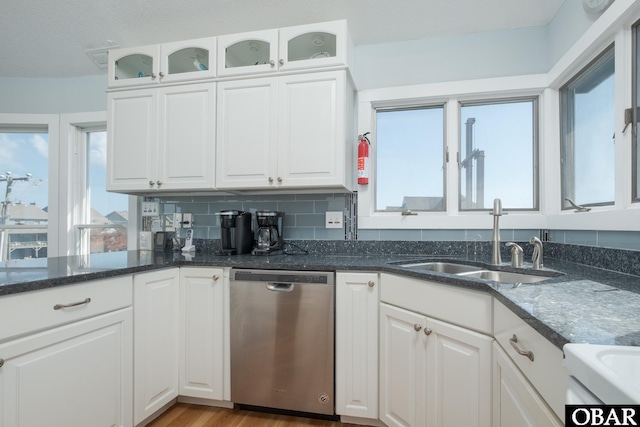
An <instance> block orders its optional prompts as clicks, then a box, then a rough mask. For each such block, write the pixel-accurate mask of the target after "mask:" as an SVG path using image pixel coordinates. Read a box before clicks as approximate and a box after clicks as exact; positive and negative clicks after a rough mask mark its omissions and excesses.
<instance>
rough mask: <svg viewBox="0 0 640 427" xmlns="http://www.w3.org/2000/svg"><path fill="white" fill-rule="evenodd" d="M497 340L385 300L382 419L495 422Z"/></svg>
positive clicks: (382, 316)
mask: <svg viewBox="0 0 640 427" xmlns="http://www.w3.org/2000/svg"><path fill="white" fill-rule="evenodd" d="M492 341H493V338H492V337H490V336H486V335H483V334H479V333H477V332H473V331H470V330H467V329H465V328H461V327H459V326H455V325H452V324H449V323H447V322H442V321H439V320H436V319H432V318H429V317H427V316H424V315H422V314H418V313H415V312H412V311H408V310H404V309H401V308H398V307H394V306H392V305H388V304H384V303H382V304H380V420H381V421H383V422H384V423H385V424H387V425H388V426H403V427H407V426H414V427H419V426H443V427H447V426H450V427H456V426H485V427H488V426H490V425H491V343H492Z"/></svg>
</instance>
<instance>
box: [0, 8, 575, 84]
mask: <svg viewBox="0 0 640 427" xmlns="http://www.w3.org/2000/svg"><path fill="white" fill-rule="evenodd" d="M570 1H577V0H570ZM563 2H564V0H63V1H52V0H28V1H24V0H1V1H0V3H1V8H0V9H1V12H0V41H1V42H0V58H1V59H2V60H1V61H0V76H2V77H56V78H57V77H77V76H87V75H97V74H104V73H105V70H102V69H99V68H98V67H97V66H96V65H95V64H94V63H93V62H91V60H90V59H89V58H88V57H87V55H86V54H85V50H87V49H91V48H98V47H104V46H107V45H108V41H113V43H115V44H117V45H119V46H121V47H132V46H140V45H145V44H154V43H162V42H168V41H177V40H184V39H190V38H198V37H207V36H213V35H219V34H230V33H237V32H243V31H253V30H260V29H268V28H278V27H285V26H291V25H299V24H307V23H312V22H321V21H331V20H336V19H347V20H348V23H349V29H350V33H351V37H352V39H353V42H354V44H355V45H356V46H357V45H365V44H375V43H385V42H395V41H403V40H411V39H420V38H426V37H432V36H437V35H446V34H460V33H473V32H483V31H492V30H500V29H510V28H520V27H530V26H540V25H545V24H547V23H548V22H549V21H550V20H551V19H552V18H553V16H554V15H555V14H556V12H557V11H558V9H559V8H560V6H561V5H562V3H563Z"/></svg>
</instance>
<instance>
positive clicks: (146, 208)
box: [141, 202, 160, 216]
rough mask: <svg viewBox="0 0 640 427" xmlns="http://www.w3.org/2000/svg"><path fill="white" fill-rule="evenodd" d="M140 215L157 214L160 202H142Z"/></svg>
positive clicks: (158, 213)
mask: <svg viewBox="0 0 640 427" xmlns="http://www.w3.org/2000/svg"><path fill="white" fill-rule="evenodd" d="M141 209H142V216H159V215H160V203H158V202H142V206H141Z"/></svg>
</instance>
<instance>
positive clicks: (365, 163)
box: [358, 157, 369, 178]
mask: <svg viewBox="0 0 640 427" xmlns="http://www.w3.org/2000/svg"><path fill="white" fill-rule="evenodd" d="M358 178H369V158H368V157H358Z"/></svg>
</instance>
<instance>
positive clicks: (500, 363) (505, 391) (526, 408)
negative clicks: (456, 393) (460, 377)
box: [493, 343, 563, 427]
mask: <svg viewBox="0 0 640 427" xmlns="http://www.w3.org/2000/svg"><path fill="white" fill-rule="evenodd" d="M493 360H494V362H493V426H494V427H511V426H528V427H546V426H552V427H558V426H562V425H563V424H562V422H560V421H559V420H558V418H557V417H556V416H555V414H554V413H553V411H552V410H551V409H550V408H549V407H548V406H547V404H546V403H545V402H544V400H543V399H542V398H541V397H540V395H539V394H538V393H537V391H536V390H535V388H533V386H532V385H531V384H530V383H529V382H528V381H527V380H526V378H525V377H524V375H522V373H521V372H520V371H519V370H518V368H517V367H516V365H515V364H514V363H513V362H512V361H511V360H509V356H508V355H507V354H506V353H505V352H504V350H502V348H500V346H499V345H498V344H497V343H494V344H493Z"/></svg>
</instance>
